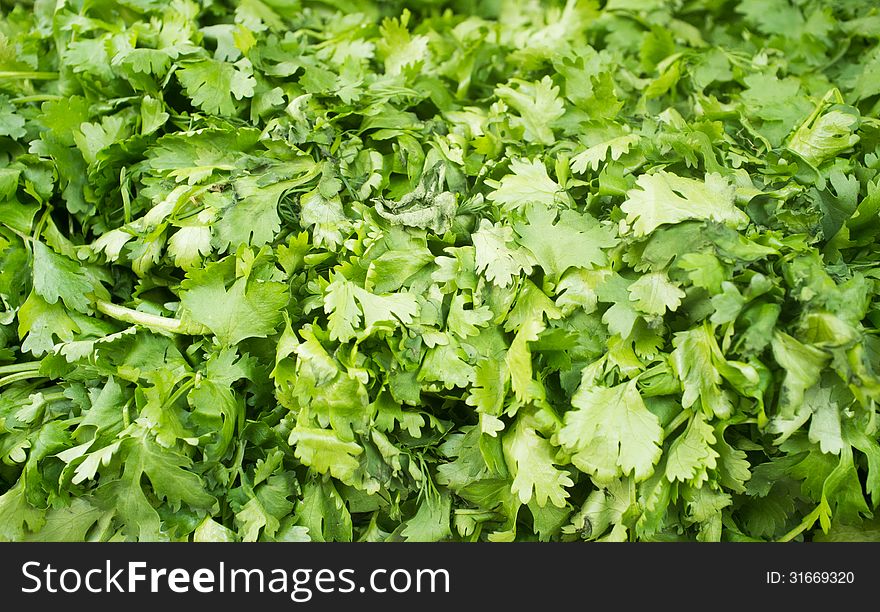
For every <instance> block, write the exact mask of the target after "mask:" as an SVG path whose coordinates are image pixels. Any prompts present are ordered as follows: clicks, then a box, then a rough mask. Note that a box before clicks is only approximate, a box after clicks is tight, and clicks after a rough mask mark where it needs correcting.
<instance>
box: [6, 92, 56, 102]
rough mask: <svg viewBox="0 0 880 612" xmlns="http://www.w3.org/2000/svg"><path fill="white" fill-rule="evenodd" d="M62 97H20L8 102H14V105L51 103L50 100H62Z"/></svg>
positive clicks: (50, 95) (49, 95)
mask: <svg viewBox="0 0 880 612" xmlns="http://www.w3.org/2000/svg"><path fill="white" fill-rule="evenodd" d="M63 99H64V96H58V95H55V94H40V95H35V96H21V97H19V98H12V100H10V102H14V103H15V104H27V103H28V102H51V101H52V100H63Z"/></svg>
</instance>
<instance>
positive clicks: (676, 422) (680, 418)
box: [663, 410, 691, 438]
mask: <svg viewBox="0 0 880 612" xmlns="http://www.w3.org/2000/svg"><path fill="white" fill-rule="evenodd" d="M689 418H691V411H690V410H682V411H681V412H679V413H678V414H677V415H675V418H673V419H672V420H671V421H669V425H667V426H666V427H664V428H663V437H664V438H668V437H669V436H670V435H671V434H672V432H674V431H675V430H676V429H678V427H679V426H680V425H681V424H682V423H684V422H685V421H687V420H688V419H689Z"/></svg>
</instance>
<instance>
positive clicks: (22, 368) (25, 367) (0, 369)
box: [0, 361, 41, 375]
mask: <svg viewBox="0 0 880 612" xmlns="http://www.w3.org/2000/svg"><path fill="white" fill-rule="evenodd" d="M40 363H41V362H39V361H23V362H20V363H10V364H9V365H5V366H0V375H2V374H15V373H16V372H29V371H31V370H39V369H40Z"/></svg>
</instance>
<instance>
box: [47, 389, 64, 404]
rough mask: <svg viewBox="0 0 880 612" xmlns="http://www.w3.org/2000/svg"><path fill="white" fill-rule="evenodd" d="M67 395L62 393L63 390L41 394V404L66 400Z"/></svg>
mask: <svg viewBox="0 0 880 612" xmlns="http://www.w3.org/2000/svg"><path fill="white" fill-rule="evenodd" d="M66 399H68V397H67V396H66V395H64V392H63V391H56V392H55V393H47V394H46V395H44V396H43V402H42V404H41V405H43V406H45V405H46V404H51V403H52V402H60V401H62V400H66Z"/></svg>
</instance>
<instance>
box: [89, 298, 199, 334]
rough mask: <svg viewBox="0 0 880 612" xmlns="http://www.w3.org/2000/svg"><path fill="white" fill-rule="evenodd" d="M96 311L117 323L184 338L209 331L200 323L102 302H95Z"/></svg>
mask: <svg viewBox="0 0 880 612" xmlns="http://www.w3.org/2000/svg"><path fill="white" fill-rule="evenodd" d="M95 305H96V306H97V308H98V310H99V311H100V312H102V313H104V314H105V315H107V316H108V317H112V318H114V319H116V320H117V321H122V322H124V323H131V324H133V325H140V326H141V327H146V328H147V329H152V330H155V331H160V332H167V333H171V334H181V335H184V336H206V335H209V334H210V333H211V330H210V329H208V328H207V327H205V326H204V325H201V324H200V323H194V322H186V321H181V320H180V319H171V318H168V317H162V316H159V315H154V314H150V313H148V312H141V311H140V310H134V309H133V308H126V307H125V306H119V305H118V304H113V303H111V302H105V301H104V300H97V301H96V302H95Z"/></svg>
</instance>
